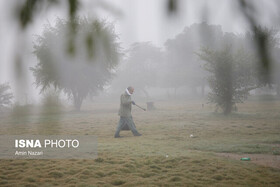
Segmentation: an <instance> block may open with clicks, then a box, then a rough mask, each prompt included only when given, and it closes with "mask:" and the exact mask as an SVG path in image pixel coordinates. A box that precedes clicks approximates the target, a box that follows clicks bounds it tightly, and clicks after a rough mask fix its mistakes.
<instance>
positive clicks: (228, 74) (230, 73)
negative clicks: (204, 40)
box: [198, 46, 256, 115]
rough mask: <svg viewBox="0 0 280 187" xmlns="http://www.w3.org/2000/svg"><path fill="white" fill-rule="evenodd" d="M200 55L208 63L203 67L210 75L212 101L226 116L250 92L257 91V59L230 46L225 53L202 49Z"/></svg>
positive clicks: (223, 50)
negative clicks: (254, 64)
mask: <svg viewBox="0 0 280 187" xmlns="http://www.w3.org/2000/svg"><path fill="white" fill-rule="evenodd" d="M198 55H199V57H200V58H201V59H202V60H204V61H206V64H205V65H204V68H205V70H206V71H208V72H209V73H210V76H209V77H208V82H209V86H210V89H211V91H212V92H210V93H209V95H208V100H209V102H211V103H215V104H216V106H217V108H218V107H220V108H222V110H223V112H224V114H225V115H226V114H229V113H231V111H232V109H233V106H235V104H236V103H241V102H243V101H244V100H245V99H246V97H247V96H248V95H249V91H250V90H252V89H255V88H256V86H255V85H256V84H255V79H254V77H255V76H254V75H255V70H254V68H253V66H252V63H253V61H254V57H253V56H251V55H250V54H249V53H246V52H245V51H244V50H242V49H239V50H238V51H236V52H233V51H232V50H231V48H230V47H228V46H227V47H224V49H222V50H210V49H208V48H203V49H202V50H201V53H199V54H198Z"/></svg>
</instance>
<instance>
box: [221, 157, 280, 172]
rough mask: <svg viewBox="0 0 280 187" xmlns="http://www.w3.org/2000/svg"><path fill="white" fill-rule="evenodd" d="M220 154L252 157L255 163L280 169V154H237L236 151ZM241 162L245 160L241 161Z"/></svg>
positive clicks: (235, 158)
mask: <svg viewBox="0 0 280 187" xmlns="http://www.w3.org/2000/svg"><path fill="white" fill-rule="evenodd" d="M217 155H218V156H222V157H226V158H230V159H234V160H240V159H241V158H243V157H249V158H251V161H249V162H253V163H255V164H258V165H261V166H266V167H272V168H277V169H280V155H267V154H235V153H217ZM240 162H245V161H241V160H240Z"/></svg>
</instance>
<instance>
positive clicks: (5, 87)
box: [0, 83, 13, 112]
mask: <svg viewBox="0 0 280 187" xmlns="http://www.w3.org/2000/svg"><path fill="white" fill-rule="evenodd" d="M10 89H11V88H10V86H9V84H8V83H5V84H0V112H1V111H2V110H3V109H4V108H5V107H7V106H9V105H10V104H11V103H12V99H13V94H12V93H11V92H10V91H9V90H10Z"/></svg>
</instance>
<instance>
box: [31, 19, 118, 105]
mask: <svg viewBox="0 0 280 187" xmlns="http://www.w3.org/2000/svg"><path fill="white" fill-rule="evenodd" d="M75 25H76V26H75V27H74V28H73V29H74V30H73V31H70V32H69V28H72V22H70V21H65V20H62V19H57V23H56V25H55V26H54V27H52V26H50V25H49V24H48V25H47V26H46V28H45V30H44V33H43V34H42V36H38V39H37V42H36V43H35V44H34V49H35V50H34V54H35V55H36V56H37V58H38V61H39V62H38V64H37V65H36V66H35V67H34V68H31V71H32V72H33V75H34V76H35V78H36V81H35V84H36V86H37V87H41V93H42V92H43V91H45V90H46V89H47V88H49V87H50V86H54V88H55V89H59V90H62V91H63V92H64V93H65V94H67V96H68V98H69V99H72V100H73V101H74V106H75V109H76V110H80V108H81V105H82V102H83V100H84V99H85V98H86V97H87V96H88V95H94V94H96V93H97V92H98V91H100V90H102V89H103V87H104V86H105V85H106V84H108V82H109V81H110V79H111V78H112V76H113V70H114V69H115V68H116V66H117V64H118V62H119V54H120V52H119V44H118V43H117V42H116V38H117V36H116V35H115V33H114V30H113V28H112V26H111V25H108V24H107V23H105V22H100V21H97V20H95V21H93V22H90V21H89V20H88V19H86V18H84V19H75ZM73 32H75V35H74V38H72V41H74V42H75V46H76V48H75V50H73V51H72V52H71V53H69V47H67V45H65V43H66V42H67V41H68V38H69V34H70V35H71V34H72V33H73ZM70 50H71V49H70Z"/></svg>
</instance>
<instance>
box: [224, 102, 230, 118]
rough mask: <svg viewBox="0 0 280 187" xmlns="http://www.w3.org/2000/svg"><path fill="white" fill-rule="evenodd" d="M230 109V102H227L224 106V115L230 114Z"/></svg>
mask: <svg viewBox="0 0 280 187" xmlns="http://www.w3.org/2000/svg"><path fill="white" fill-rule="evenodd" d="M231 110H232V104H231V103H227V104H226V106H225V108H224V115H228V114H230V113H231Z"/></svg>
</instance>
